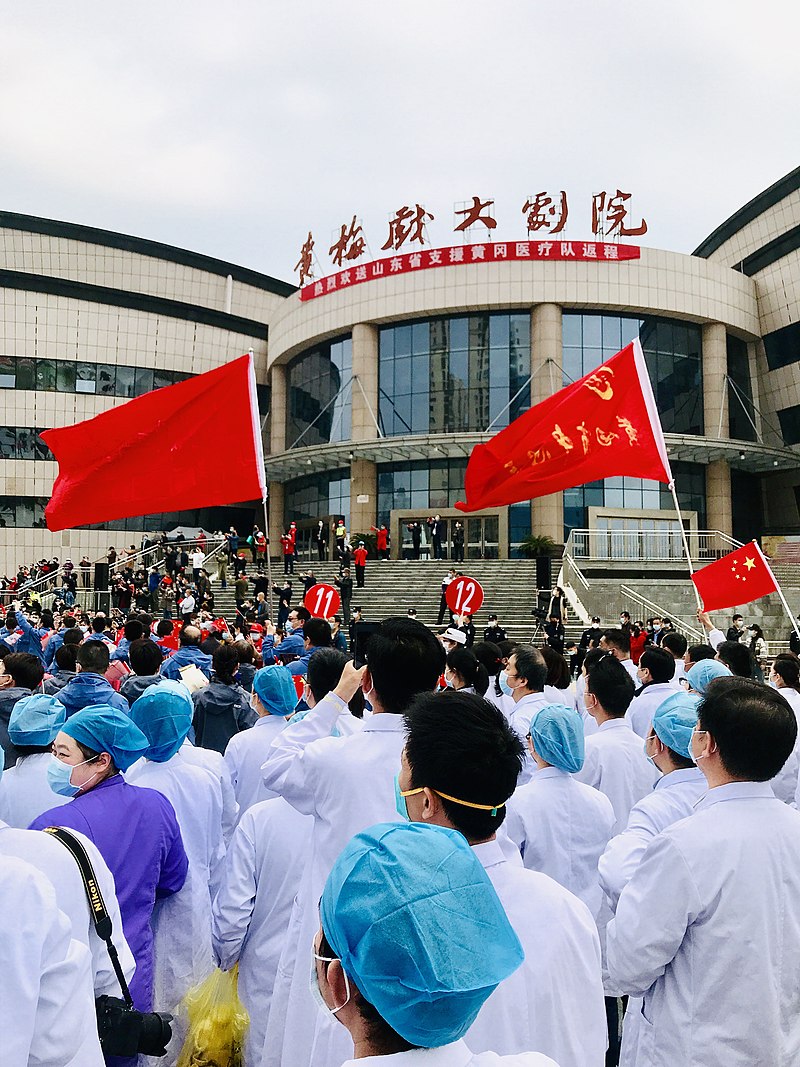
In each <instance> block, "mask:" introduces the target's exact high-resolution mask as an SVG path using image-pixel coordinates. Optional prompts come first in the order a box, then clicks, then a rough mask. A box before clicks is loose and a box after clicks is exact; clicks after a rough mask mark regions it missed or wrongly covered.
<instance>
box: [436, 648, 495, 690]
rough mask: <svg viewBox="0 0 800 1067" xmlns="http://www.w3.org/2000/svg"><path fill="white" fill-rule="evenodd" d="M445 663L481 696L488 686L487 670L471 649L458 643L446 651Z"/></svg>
mask: <svg viewBox="0 0 800 1067" xmlns="http://www.w3.org/2000/svg"><path fill="white" fill-rule="evenodd" d="M445 665H446V666H448V667H449V668H450V670H451V671H455V672H456V674H459V675H461V677H462V678H463V679H464V681H465V682H466V683H467V685H471V686H472V688H473V689H474V690H475V692H476V693H479V694H480V695H481V696H483V694H484V693H485V692H486V690H487V689H488V688H489V672H488V671H487V670H486V668H485V667H484V665H483V664H482V663H481V662H480V661H479V660H478V657H477V656H476V655H475V653H474V652H472V650H471V649H469V648H462V647H461V646H460V645H456V647H455V648H451V649H450V651H449V652H448V653H447V658H446V659H445Z"/></svg>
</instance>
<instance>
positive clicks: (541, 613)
mask: <svg viewBox="0 0 800 1067" xmlns="http://www.w3.org/2000/svg"><path fill="white" fill-rule="evenodd" d="M531 615H533V617H534V619H536V620H538V621H539V622H544V621H545V619H546V618H547V612H546V611H545V610H544V608H531Z"/></svg>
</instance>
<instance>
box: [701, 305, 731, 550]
mask: <svg viewBox="0 0 800 1067" xmlns="http://www.w3.org/2000/svg"><path fill="white" fill-rule="evenodd" d="M727 373H728V338H727V335H726V332H725V327H724V325H723V324H722V323H721V322H709V323H708V324H707V325H706V326H704V327H703V430H704V433H705V436H706V437H711V438H714V439H718V438H722V439H723V440H727V438H728V437H729V436H730V434H729V430H728V417H729V410H730V409H729V398H728V383H727V381H726V380H725V378H726V375H727ZM720 416H721V418H720ZM720 423H721V424H722V429H721V430H720ZM706 522H707V523H708V528H709V530H720V531H721V532H722V533H726V534H730V533H731V528H732V525H733V512H732V506H731V468H730V465H729V463H728V461H727V460H726V459H718V460H715V461H714V462H713V463H709V464H708V466H707V467H706Z"/></svg>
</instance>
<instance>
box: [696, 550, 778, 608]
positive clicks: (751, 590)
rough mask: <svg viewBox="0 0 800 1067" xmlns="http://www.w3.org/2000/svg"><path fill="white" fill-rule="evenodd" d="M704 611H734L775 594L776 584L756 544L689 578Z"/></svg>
mask: <svg viewBox="0 0 800 1067" xmlns="http://www.w3.org/2000/svg"><path fill="white" fill-rule="evenodd" d="M692 581H693V582H694V584H695V587H696V589H697V592H698V593H699V594H700V599H701V600H702V601H703V611H718V610H719V609H720V608H735V607H739V606H740V605H741V604H749V603H751V601H753V600H758V598H759V597H762V596H767V594H769V593H775V592H777V591H778V583H777V582H776V581H775V575H774V574H773V573H772V570H771V568H770V565H769V563H767V559H766V557H765V555H764V553H763V552H762V551H761V549H760V547H759V546H758V545H757V544H756V542H755V541H750V543H749V544H746V545H742V547H741V548H737V549H736V551H735V552H729V553H728V555H727V556H723V557H722V559H718V560H717V561H716V562H715V563H709V564H708V566H707V567H703V568H702V569H701V570H699V571H695V572H694V574H693V575H692Z"/></svg>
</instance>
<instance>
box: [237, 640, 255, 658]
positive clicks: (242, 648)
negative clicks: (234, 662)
mask: <svg viewBox="0 0 800 1067" xmlns="http://www.w3.org/2000/svg"><path fill="white" fill-rule="evenodd" d="M233 647H234V648H235V649H236V655H237V656H238V657H239V662H240V663H252V662H253V658H254V649H253V646H252V645H251V644H250V642H249V641H234V642H233Z"/></svg>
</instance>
